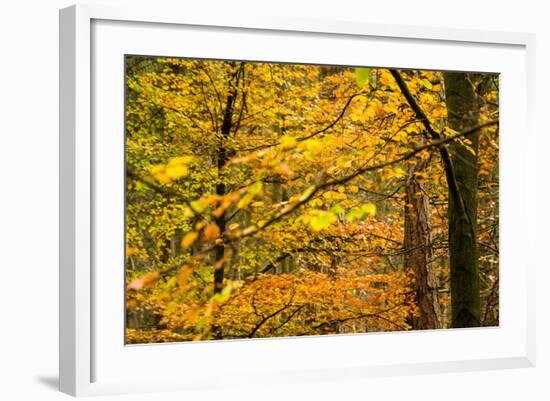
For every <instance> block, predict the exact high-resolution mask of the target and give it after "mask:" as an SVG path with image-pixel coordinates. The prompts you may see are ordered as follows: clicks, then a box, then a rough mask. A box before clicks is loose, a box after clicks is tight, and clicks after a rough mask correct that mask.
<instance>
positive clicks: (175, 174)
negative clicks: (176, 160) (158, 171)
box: [166, 164, 189, 180]
mask: <svg viewBox="0 0 550 401" xmlns="http://www.w3.org/2000/svg"><path fill="white" fill-rule="evenodd" d="M188 171H189V170H188V168H187V166H185V165H183V164H176V165H173V166H170V165H168V166H166V175H167V176H168V177H169V178H170V179H172V180H177V179H178V178H180V177H183V176H186V175H187V172H188Z"/></svg>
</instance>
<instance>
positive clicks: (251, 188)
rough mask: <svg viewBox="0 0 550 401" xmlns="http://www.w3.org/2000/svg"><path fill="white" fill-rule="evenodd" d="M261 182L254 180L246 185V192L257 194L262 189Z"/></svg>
mask: <svg viewBox="0 0 550 401" xmlns="http://www.w3.org/2000/svg"><path fill="white" fill-rule="evenodd" d="M263 187H264V185H263V183H262V182H261V181H256V182H255V183H254V184H252V185H251V186H249V187H248V193H249V194H251V195H259V194H260V193H262V190H263Z"/></svg>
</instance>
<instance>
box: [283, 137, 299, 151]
mask: <svg viewBox="0 0 550 401" xmlns="http://www.w3.org/2000/svg"><path fill="white" fill-rule="evenodd" d="M279 142H280V143H281V147H282V148H283V149H292V148H293V147H295V146H296V138H294V137H293V136H290V135H283V136H282V137H281V139H280V140H279Z"/></svg>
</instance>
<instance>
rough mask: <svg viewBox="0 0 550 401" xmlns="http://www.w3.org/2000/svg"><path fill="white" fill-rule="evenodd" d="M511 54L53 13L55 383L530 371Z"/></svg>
mask: <svg viewBox="0 0 550 401" xmlns="http://www.w3.org/2000/svg"><path fill="white" fill-rule="evenodd" d="M533 52H534V37H533V36H532V35H528V34H518V33H513V34H512V33H503V32H481V31H468V30H448V29H434V28H423V27H403V26H389V25H388V26H380V25H372V24H368V23H367V22H349V21H339V22H338V21H316V20H294V19H292V18H290V17H289V18H270V17H262V16H258V17H257V18H251V17H247V18H246V19H242V18H239V17H233V16H225V17H224V18H219V17H213V16H203V15H186V14H185V13H183V12H182V11H175V12H167V11H160V10H156V9H154V8H153V7H151V8H146V9H143V8H127V9H117V8H110V7H105V6H73V7H69V8H67V9H63V10H61V12H60V99H61V100H60V215H61V217H60V219H61V220H60V388H61V391H63V392H66V393H69V394H72V395H92V394H107V393H126V392H143V391H156V390H167V389H168V390H170V389H173V390H178V389H179V390H185V389H208V388H212V387H223V386H235V385H236V384H235V383H241V384H242V385H246V383H247V382H253V383H256V384H258V383H269V382H272V381H273V380H275V379H276V380H278V381H279V382H286V383H289V382H293V381H311V380H329V379H339V378H352V379H356V380H360V379H362V378H367V377H376V376H382V375H384V376H385V375H401V374H411V373H415V374H418V373H433V372H441V371H445V372H453V371H465V370H481V369H502V368H512V367H529V366H534V361H535V340H534V283H533V278H532V277H533V276H532V273H533V269H534V263H535V260H534V256H532V255H535V253H534V252H532V251H531V248H532V247H533V245H532V244H533V241H531V239H530V238H529V237H528V236H525V235H524V233H528V232H535V230H534V229H533V227H534V225H535V222H534V216H535V210H534V207H533V204H532V201H531V199H532V198H533V196H532V195H533V193H534V191H535V187H536V183H535V179H534V177H535V153H534V149H533V144H534V133H533V131H532V129H531V121H532V115H531V113H532V110H533V104H532V102H533V86H534V79H535V78H534V63H533V58H534V53H533Z"/></svg>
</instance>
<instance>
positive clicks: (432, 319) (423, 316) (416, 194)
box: [404, 158, 441, 329]
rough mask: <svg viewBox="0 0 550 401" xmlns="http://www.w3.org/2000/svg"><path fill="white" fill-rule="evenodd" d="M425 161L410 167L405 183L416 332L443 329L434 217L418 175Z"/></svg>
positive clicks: (407, 261)
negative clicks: (416, 309)
mask: <svg viewBox="0 0 550 401" xmlns="http://www.w3.org/2000/svg"><path fill="white" fill-rule="evenodd" d="M425 164H426V163H425V161H424V160H422V159H421V158H417V159H416V160H415V163H414V164H410V165H409V168H408V171H407V179H406V183H405V195H406V197H405V200H406V204H405V213H404V214H405V241H404V242H405V244H404V246H405V260H404V262H405V269H406V270H408V269H412V271H413V272H414V292H415V295H416V304H417V306H418V308H419V312H420V314H419V316H417V317H413V318H412V326H413V328H414V329H438V328H441V322H440V310H439V303H438V300H437V284H436V279H435V274H434V272H433V269H432V266H431V261H432V258H433V250H432V235H431V225H430V214H429V207H428V199H427V196H426V195H425V194H424V193H423V192H422V188H421V187H420V184H419V182H418V180H417V178H416V176H415V173H416V172H419V171H422V169H423V168H424V167H425Z"/></svg>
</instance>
